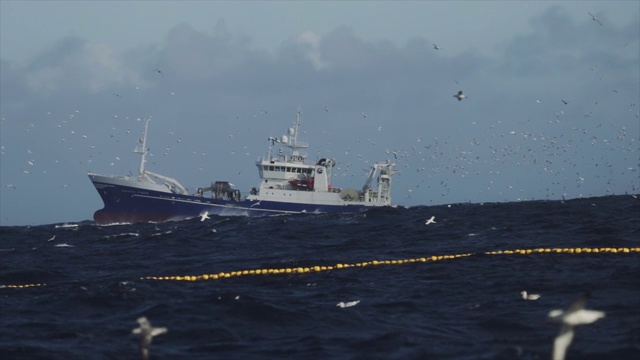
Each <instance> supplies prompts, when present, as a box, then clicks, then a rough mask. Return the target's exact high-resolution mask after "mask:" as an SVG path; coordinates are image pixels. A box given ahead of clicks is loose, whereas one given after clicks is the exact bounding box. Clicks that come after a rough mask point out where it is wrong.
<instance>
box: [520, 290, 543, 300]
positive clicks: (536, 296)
mask: <svg viewBox="0 0 640 360" xmlns="http://www.w3.org/2000/svg"><path fill="white" fill-rule="evenodd" d="M520 295H522V298H523V299H525V300H538V299H540V294H529V293H527V292H526V291H521V292H520Z"/></svg>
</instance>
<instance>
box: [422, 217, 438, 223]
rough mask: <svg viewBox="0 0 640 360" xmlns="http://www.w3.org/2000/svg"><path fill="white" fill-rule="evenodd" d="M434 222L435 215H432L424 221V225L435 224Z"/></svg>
mask: <svg viewBox="0 0 640 360" xmlns="http://www.w3.org/2000/svg"><path fill="white" fill-rule="evenodd" d="M435 222H436V217H435V216H432V217H430V218H429V219H427V221H426V222H425V223H424V224H425V225H430V224H435Z"/></svg>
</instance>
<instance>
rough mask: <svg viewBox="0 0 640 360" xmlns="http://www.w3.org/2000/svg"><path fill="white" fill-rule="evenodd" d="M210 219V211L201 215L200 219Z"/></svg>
mask: <svg viewBox="0 0 640 360" xmlns="http://www.w3.org/2000/svg"><path fill="white" fill-rule="evenodd" d="M205 220H209V212H208V211H205V212H204V214H202V215H200V221H205Z"/></svg>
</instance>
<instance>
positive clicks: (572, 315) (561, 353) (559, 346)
mask: <svg viewBox="0 0 640 360" xmlns="http://www.w3.org/2000/svg"><path fill="white" fill-rule="evenodd" d="M589 298H590V294H588V293H587V294H584V295H582V296H580V297H579V298H577V299H576V300H574V301H573V302H572V303H571V304H570V305H569V307H568V308H567V309H566V310H561V309H557V310H551V311H550V312H549V319H550V320H551V321H553V322H558V323H560V324H561V326H560V333H559V334H558V336H556V338H555V340H554V341H553V354H552V356H551V358H552V360H564V357H565V355H566V353H567V349H568V348H569V345H571V341H572V340H573V328H574V327H576V326H578V325H586V324H591V323H593V322H595V321H596V320H598V319H602V318H604V317H605V313H604V312H602V311H596V310H587V309H585V307H586V305H587V301H588V300H589Z"/></svg>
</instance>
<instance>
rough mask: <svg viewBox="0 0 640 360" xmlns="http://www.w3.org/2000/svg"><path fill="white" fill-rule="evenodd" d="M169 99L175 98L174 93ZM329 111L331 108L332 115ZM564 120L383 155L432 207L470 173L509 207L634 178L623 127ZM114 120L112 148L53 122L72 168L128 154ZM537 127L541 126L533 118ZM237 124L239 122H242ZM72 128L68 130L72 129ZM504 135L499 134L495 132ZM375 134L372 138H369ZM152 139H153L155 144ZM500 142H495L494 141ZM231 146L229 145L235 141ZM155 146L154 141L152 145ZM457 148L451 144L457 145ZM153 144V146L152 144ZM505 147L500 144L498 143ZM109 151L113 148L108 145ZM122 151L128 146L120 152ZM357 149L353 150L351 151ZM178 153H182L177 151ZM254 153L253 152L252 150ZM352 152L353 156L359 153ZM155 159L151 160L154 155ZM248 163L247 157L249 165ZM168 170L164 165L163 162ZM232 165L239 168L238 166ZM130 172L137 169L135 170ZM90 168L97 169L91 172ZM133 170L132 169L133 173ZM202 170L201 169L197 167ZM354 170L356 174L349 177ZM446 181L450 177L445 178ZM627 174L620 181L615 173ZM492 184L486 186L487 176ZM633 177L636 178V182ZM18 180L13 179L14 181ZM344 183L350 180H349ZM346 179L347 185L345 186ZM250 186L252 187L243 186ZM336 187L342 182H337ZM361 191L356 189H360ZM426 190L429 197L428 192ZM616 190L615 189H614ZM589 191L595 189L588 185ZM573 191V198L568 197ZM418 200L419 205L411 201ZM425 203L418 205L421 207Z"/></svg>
mask: <svg viewBox="0 0 640 360" xmlns="http://www.w3.org/2000/svg"><path fill="white" fill-rule="evenodd" d="M589 15H590V16H591V17H592V19H593V21H594V22H596V23H598V24H599V25H601V26H602V22H601V21H600V20H599V19H597V18H596V17H595V16H594V15H593V14H591V13H589ZM433 49H434V50H436V51H441V50H444V49H443V48H442V47H441V46H439V45H438V44H435V43H434V44H433ZM592 70H593V71H597V70H598V66H597V65H596V66H594V67H592ZM153 72H155V73H156V74H157V75H158V77H159V79H165V72H164V71H163V70H161V69H158V68H154V69H153ZM171 94H172V95H174V94H175V93H174V92H171ZM114 95H116V96H117V97H119V98H120V97H122V95H121V94H120V93H117V92H114ZM453 97H454V98H455V99H457V100H458V101H459V102H461V101H462V100H466V99H468V95H467V94H466V93H464V92H463V91H462V90H460V91H458V92H457V93H455V94H454V95H453ZM559 101H561V103H562V104H564V105H566V106H567V105H570V104H571V101H569V100H568V99H567V100H565V99H560V100H559ZM535 102H536V103H537V104H541V103H542V101H541V100H540V99H536V100H535ZM597 104H598V103H597V102H596V103H595V105H594V109H595V108H596V107H597ZM323 108H324V112H326V113H328V112H329V111H330V107H329V106H324V107H323ZM331 110H333V109H331ZM629 111H636V113H635V114H636V118H638V112H637V108H636V104H635V103H632V104H630V105H629ZM267 114H268V112H267V110H264V109H262V110H260V111H259V113H258V114H255V115H254V116H253V117H254V118H255V117H259V116H263V117H266V116H267ZM360 114H361V116H362V118H363V119H366V120H367V122H368V124H370V125H371V126H373V127H374V128H377V130H378V132H379V134H380V137H379V139H378V140H376V137H375V136H369V137H368V138H367V139H366V140H365V139H360V140H356V143H357V144H355V146H353V148H354V150H352V146H350V147H348V148H346V150H344V154H345V155H347V156H346V159H345V160H343V159H342V158H338V160H339V161H340V162H341V163H339V165H338V166H336V169H335V172H334V176H351V177H352V178H354V177H356V176H357V178H355V179H354V181H360V180H359V179H360V178H361V176H360V175H359V171H358V170H359V169H360V168H362V169H363V172H364V171H366V169H367V168H368V166H367V165H366V164H367V163H368V160H365V157H364V156H363V155H362V153H364V151H367V152H370V151H371V150H370V149H371V148H369V149H367V148H366V147H365V146H363V145H366V144H369V145H373V146H375V147H376V148H377V149H379V147H377V143H378V142H381V141H383V140H384V138H385V137H386V134H384V133H382V132H381V130H382V129H383V127H384V126H385V125H386V122H384V121H381V120H379V119H376V116H372V115H371V114H370V113H369V112H365V111H361V112H360ZM575 115H576V114H575V112H572V113H571V115H570V116H573V117H575ZM48 116H51V112H49V113H48ZM567 116H569V111H567V112H565V110H564V109H558V110H557V111H556V112H555V114H554V117H553V118H551V119H549V120H548V122H549V124H550V125H555V126H557V127H558V128H559V129H560V130H558V129H551V131H550V132H549V133H541V132H534V131H526V130H523V129H524V127H525V126H526V125H528V124H529V123H531V119H526V120H521V121H520V123H519V124H517V126H513V124H512V125H507V124H506V123H504V122H501V121H494V122H493V123H492V124H488V129H487V128H481V127H480V124H479V123H478V122H475V121H474V122H472V123H471V126H476V127H477V128H478V130H480V131H474V133H475V134H477V136H475V137H473V138H472V139H470V141H469V144H468V145H467V146H461V145H460V142H459V141H458V139H461V137H460V136H459V135H461V134H462V133H466V134H465V135H468V133H469V132H468V130H467V129H462V128H459V129H458V130H457V131H458V132H459V133H458V134H452V135H451V136H449V137H447V138H437V137H433V138H432V139H428V140H427V139H423V138H422V137H420V136H418V137H416V140H415V142H414V143H413V144H411V143H410V142H409V141H405V142H404V144H405V145H408V146H409V147H408V148H404V149H403V148H394V149H386V150H385V152H386V154H388V155H389V156H393V160H394V161H395V162H397V164H398V165H399V166H400V167H401V169H400V170H401V172H400V176H410V175H409V173H408V172H409V171H415V173H414V175H413V176H417V178H418V181H407V182H406V183H409V184H410V185H407V187H406V189H405V190H404V191H403V193H404V197H405V199H406V201H408V202H412V201H415V200H414V199H416V194H417V193H418V192H420V193H423V194H429V196H428V197H429V198H430V201H431V202H432V203H433V202H434V201H436V202H440V201H438V200H437V199H434V197H433V196H432V194H437V193H436V192H435V191H437V190H435V189H438V190H439V192H440V193H439V195H440V197H441V198H442V199H446V198H449V197H450V196H451V195H452V193H456V192H457V191H456V190H455V188H454V186H455V183H456V181H459V180H460V179H459V178H466V179H470V178H471V176H473V175H479V176H482V178H481V179H479V180H478V181H476V183H480V182H485V181H486V187H485V188H484V190H480V193H484V194H490V193H493V194H495V193H496V192H497V195H498V196H504V198H503V199H501V200H506V201H514V200H524V199H531V198H534V197H535V198H551V199H559V198H561V197H580V196H589V195H592V194H590V193H589V191H586V192H585V193H584V194H583V192H582V191H581V188H583V187H585V184H593V183H594V182H599V183H601V184H604V185H605V186H606V188H605V190H606V192H607V194H613V193H614V190H613V188H614V186H615V185H617V184H616V183H618V185H619V181H620V180H618V179H621V178H623V179H626V178H629V176H628V173H630V172H637V168H636V165H637V164H635V163H633V161H634V157H637V156H635V155H634V154H633V153H634V152H636V151H637V146H636V147H634V145H633V144H632V143H631V142H632V141H633V139H630V137H629V134H628V133H627V129H626V128H624V127H622V128H620V129H617V131H618V134H617V136H615V137H605V136H606V135H603V134H604V133H605V131H603V130H606V129H605V128H607V127H608V128H611V127H613V126H614V125H613V124H606V123H604V124H603V123H601V124H596V125H595V127H594V126H591V125H588V124H585V125H583V126H575V127H573V128H572V129H570V132H571V133H570V134H566V133H565V134H563V135H557V133H559V132H562V130H564V129H561V128H562V127H563V126H565V118H566V117H567ZM592 116H593V110H592V111H590V112H588V113H585V114H584V117H585V119H589V118H591V117H592ZM113 117H114V119H117V120H122V121H123V122H126V123H127V125H124V126H126V128H125V129H122V128H119V126H123V125H120V124H114V126H112V127H111V131H112V132H111V133H110V134H106V133H105V134H99V135H98V136H109V139H110V140H112V141H113V142H115V144H110V148H109V149H105V148H104V147H103V148H99V147H98V146H97V145H96V144H95V143H91V141H92V137H95V136H96V135H92V134H90V133H88V132H84V131H80V130H71V129H70V128H71V127H72V125H73V123H74V122H76V121H77V120H78V119H79V118H80V113H79V110H73V111H72V112H71V113H70V114H69V116H68V118H67V119H61V120H60V119H59V120H58V121H59V122H58V123H57V124H56V125H55V126H56V128H57V129H60V130H66V131H68V132H67V133H66V135H64V136H63V137H61V138H60V141H59V143H60V144H61V145H62V146H63V147H66V148H67V150H76V151H78V150H79V151H82V152H84V153H85V154H88V156H87V157H86V158H85V159H83V160H81V163H79V164H74V166H78V165H80V166H82V167H84V171H104V170H103V169H104V167H103V164H104V161H105V156H106V151H109V152H111V153H113V149H122V148H124V149H126V148H127V147H126V144H124V137H123V136H122V135H125V134H126V135H127V136H129V135H130V134H131V133H132V132H133V133H134V134H135V133H137V132H138V131H136V128H133V130H132V127H131V120H133V119H134V117H128V116H122V115H114V116H113ZM138 119H139V118H138ZM238 119H240V116H238V117H237V118H236V120H238ZM538 122H539V120H538ZM239 125H240V124H239ZM507 126H513V127H512V128H511V129H507V128H506V127H507ZM35 127H36V125H35V124H34V123H30V124H29V125H28V126H27V127H26V128H25V129H24V131H25V132H26V133H29V132H32V131H34V130H35V129H34V128H35ZM69 130H70V131H69ZM500 130H502V132H500ZM248 132H250V125H249V124H247V128H246V129H245V130H240V129H237V130H236V131H234V132H233V133H229V134H227V135H228V136H227V138H228V140H229V144H228V145H229V147H230V148H233V149H232V150H230V155H232V156H234V155H245V156H251V155H252V153H253V152H254V151H252V150H253V149H250V148H249V147H248V146H247V144H246V142H244V143H243V144H241V145H240V146H241V147H240V148H238V142H237V137H240V136H242V135H245V134H247V133H248ZM483 133H484V134H486V135H487V136H486V137H485V138H484V139H483V138H482V137H481V136H480V135H482V134H483ZM173 134H174V132H170V135H173ZM324 134H325V135H332V134H331V133H330V132H328V131H325V132H324ZM373 134H375V132H374V133H373ZM509 138H513V139H514V140H517V142H515V143H514V141H511V140H510V139H509ZM154 139H155V138H154ZM497 140H500V141H497ZM174 141H175V142H174V143H173V144H169V145H164V148H163V149H161V150H157V149H158V148H156V150H155V151H154V149H152V153H151V157H152V158H151V159H149V161H150V163H151V164H154V163H155V159H157V157H158V156H171V154H172V153H174V152H176V153H177V152H181V153H184V152H185V151H184V150H185V145H184V143H181V141H182V140H181V138H177V139H175V140H174ZM234 141H235V143H233V144H232V142H234ZM154 142H155V140H154ZM456 142H457V143H458V144H457V145H454V144H455V143H456ZM156 143H157V142H156ZM501 144H502V145H501ZM112 145H113V146H112ZM123 145H125V146H124V147H123ZM326 145H328V146H326V147H324V146H322V147H320V148H324V149H326V152H328V154H327V153H322V154H321V153H320V152H319V153H318V154H317V156H318V157H319V158H320V157H326V156H332V155H333V154H332V151H333V152H335V151H336V150H337V149H339V148H340V145H337V144H334V143H330V142H329V143H327V144H326ZM356 147H357V148H358V149H357V150H355V148H356ZM594 147H600V148H601V151H599V153H600V154H602V155H601V156H600V157H591V158H590V159H583V156H584V155H583V154H584V153H585V152H584V150H586V149H588V148H594ZM181 149H182V150H181ZM255 151H258V150H255ZM355 151H358V153H356V152H355ZM26 152H27V153H26V156H27V159H26V161H25V163H24V164H25V166H24V167H23V168H22V169H20V172H22V173H23V174H24V175H29V174H31V173H33V172H34V171H35V170H36V169H38V168H40V169H41V171H42V173H44V174H46V173H47V169H44V167H45V165H46V166H51V164H48V165H47V164H44V163H43V162H42V161H41V160H38V159H37V157H36V156H35V155H36V151H35V150H33V151H32V149H31V148H27V149H26ZM610 152H616V153H617V154H618V155H617V156H619V154H621V153H623V154H625V155H624V156H625V157H628V158H629V161H628V164H629V165H628V166H627V167H626V168H625V169H617V168H616V167H614V165H613V164H612V162H611V158H612V157H610V156H608V155H607V154H608V153H610ZM4 153H5V148H4V146H3V148H2V154H4ZM192 155H194V156H198V157H199V158H202V159H204V158H205V157H206V156H207V152H206V151H202V150H200V151H198V150H195V149H194V150H193V151H192ZM154 156H155V157H156V158H153V157H154ZM124 158H127V159H132V160H131V161H130V162H129V163H128V164H135V161H136V159H135V157H133V156H131V155H130V154H128V155H119V156H113V157H111V158H110V159H109V158H108V157H107V158H106V159H107V160H106V161H107V162H106V163H107V164H108V165H110V166H114V167H115V166H118V165H119V164H122V163H123V162H121V159H124ZM65 160H66V157H65V156H64V155H63V154H61V156H60V158H58V159H56V160H55V165H59V163H62V162H65ZM247 160H249V159H247ZM163 164H166V162H163ZM236 164H237V165H236ZM246 164H247V161H245V160H242V161H237V162H234V164H233V165H232V166H234V167H235V168H236V170H235V173H236V174H240V175H242V174H243V169H246ZM503 165H512V166H516V167H522V168H524V169H525V171H533V170H537V171H538V172H539V173H540V174H542V175H543V177H545V178H546V180H548V181H546V182H547V184H548V186H547V187H546V189H541V190H539V193H538V194H533V195H532V194H531V189H525V186H524V185H523V184H519V183H517V182H516V183H510V184H509V183H506V184H505V183H504V181H505V179H508V177H505V176H503V173H502V172H503V171H502V170H499V168H502V167H503ZM134 166H135V165H134ZM94 167H95V168H94ZM588 167H591V168H592V170H593V169H594V168H596V167H598V170H600V169H602V170H605V171H606V172H605V171H602V172H601V175H600V177H602V178H605V177H606V181H604V182H603V179H593V178H592V179H589V178H588V177H587V175H585V174H584V173H583V171H582V170H581V168H582V169H585V168H588ZM131 168H132V167H129V168H128V170H130V169H131ZM198 170H199V171H204V170H205V168H204V167H201V166H199V167H198ZM352 170H355V171H352ZM446 173H448V175H449V176H447V174H446ZM621 174H622V175H624V176H622V177H621V176H620V175H621ZM491 177H494V179H489V180H485V178H491ZM433 179H437V182H433V181H432V180H433ZM636 179H637V176H636ZM16 180H18V179H16ZM347 180H348V179H347ZM348 181H350V180H348ZM19 185H20V182H19V181H17V182H12V183H9V184H6V185H4V188H5V189H11V190H18V189H19ZM247 185H249V187H250V186H252V185H253V184H247ZM339 185H340V184H339ZM358 185H359V184H358ZM58 186H59V188H61V189H68V188H69V187H70V185H69V184H68V183H63V184H59V185H58ZM425 187H426V189H427V191H425ZM618 187H619V186H618ZM630 187H631V190H632V191H633V192H636V191H638V190H639V189H638V187H637V186H635V185H634V184H633V183H632V184H631V185H630ZM592 188H593V187H592ZM572 192H573V193H572ZM394 193H395V194H398V193H399V189H397V188H396V189H394ZM416 200H417V201H420V200H419V199H416ZM468 200H471V199H463V200H462V201H468ZM421 203H423V202H421Z"/></svg>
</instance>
